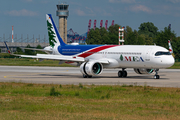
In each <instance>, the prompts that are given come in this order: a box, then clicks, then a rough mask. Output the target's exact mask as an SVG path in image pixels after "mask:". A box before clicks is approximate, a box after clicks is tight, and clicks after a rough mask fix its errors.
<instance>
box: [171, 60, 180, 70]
mask: <svg viewBox="0 0 180 120" xmlns="http://www.w3.org/2000/svg"><path fill="white" fill-rule="evenodd" d="M169 69H180V62H175V63H174V65H173V66H172V67H169Z"/></svg>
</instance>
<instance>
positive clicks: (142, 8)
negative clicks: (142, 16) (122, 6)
mask: <svg viewBox="0 0 180 120" xmlns="http://www.w3.org/2000/svg"><path fill="white" fill-rule="evenodd" d="M130 11H133V12H146V13H152V10H151V9H150V8H148V7H146V6H144V5H135V6H131V7H130Z"/></svg>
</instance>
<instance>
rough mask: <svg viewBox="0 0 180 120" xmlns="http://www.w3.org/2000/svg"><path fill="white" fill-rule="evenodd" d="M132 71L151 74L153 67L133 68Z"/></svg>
mask: <svg viewBox="0 0 180 120" xmlns="http://www.w3.org/2000/svg"><path fill="white" fill-rule="evenodd" d="M134 71H135V72H136V73H137V74H151V73H153V72H154V69H146V68H134Z"/></svg>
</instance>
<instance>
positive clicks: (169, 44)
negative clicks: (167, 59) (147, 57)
mask: <svg viewBox="0 0 180 120" xmlns="http://www.w3.org/2000/svg"><path fill="white" fill-rule="evenodd" d="M168 46H169V52H170V53H171V54H172V53H173V49H172V46H171V42H170V40H168Z"/></svg>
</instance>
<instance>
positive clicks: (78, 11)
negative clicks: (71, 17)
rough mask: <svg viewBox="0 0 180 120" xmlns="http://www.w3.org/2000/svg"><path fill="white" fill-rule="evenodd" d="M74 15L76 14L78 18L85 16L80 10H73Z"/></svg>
mask: <svg viewBox="0 0 180 120" xmlns="http://www.w3.org/2000/svg"><path fill="white" fill-rule="evenodd" d="M75 13H76V14H77V15H78V16H85V15H86V14H85V12H84V11H82V10H80V9H76V10H75Z"/></svg>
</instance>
